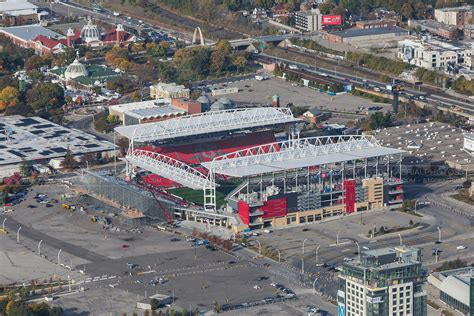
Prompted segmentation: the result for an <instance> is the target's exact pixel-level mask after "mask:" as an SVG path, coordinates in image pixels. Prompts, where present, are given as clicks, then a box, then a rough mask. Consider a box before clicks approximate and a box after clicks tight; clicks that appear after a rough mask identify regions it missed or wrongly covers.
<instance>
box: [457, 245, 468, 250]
mask: <svg viewBox="0 0 474 316" xmlns="http://www.w3.org/2000/svg"><path fill="white" fill-rule="evenodd" d="M456 249H457V250H464V249H467V247H466V246H457V247H456Z"/></svg>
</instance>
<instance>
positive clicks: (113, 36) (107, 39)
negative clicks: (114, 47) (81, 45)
mask: <svg viewBox="0 0 474 316" xmlns="http://www.w3.org/2000/svg"><path fill="white" fill-rule="evenodd" d="M132 37H133V35H132V34H130V33H127V32H122V41H123V42H127V41H129V40H131V39H132ZM102 41H103V42H104V43H115V42H117V31H116V30H110V31H109V32H107V33H105V35H104V37H103V38H102Z"/></svg>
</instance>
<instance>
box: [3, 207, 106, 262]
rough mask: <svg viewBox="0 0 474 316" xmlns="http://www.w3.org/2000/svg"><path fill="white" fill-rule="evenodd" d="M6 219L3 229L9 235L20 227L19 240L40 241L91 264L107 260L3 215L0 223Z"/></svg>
mask: <svg viewBox="0 0 474 316" xmlns="http://www.w3.org/2000/svg"><path fill="white" fill-rule="evenodd" d="M5 218H7V220H6V221H5V228H6V229H7V230H8V231H10V233H11V234H16V232H17V230H18V228H19V227H21V230H20V239H21V238H22V237H26V238H28V239H31V240H34V241H36V242H39V241H40V240H42V241H43V243H42V244H43V245H48V246H50V247H53V248H56V249H62V251H64V252H67V253H69V254H72V255H74V256H76V257H79V258H82V259H85V260H88V261H91V262H100V261H105V260H108V259H109V258H107V257H106V256H103V255H100V254H97V253H94V252H92V251H89V250H87V249H84V248H81V247H78V246H75V245H73V244H70V243H68V242H66V241H63V240H59V239H56V238H54V237H51V236H48V235H46V234H44V233H41V232H39V231H37V230H35V229H33V228H32V227H29V226H25V225H22V224H21V223H20V222H18V221H16V220H15V219H13V218H11V217H8V216H5V215H0V221H1V222H3V220H4V219H5Z"/></svg>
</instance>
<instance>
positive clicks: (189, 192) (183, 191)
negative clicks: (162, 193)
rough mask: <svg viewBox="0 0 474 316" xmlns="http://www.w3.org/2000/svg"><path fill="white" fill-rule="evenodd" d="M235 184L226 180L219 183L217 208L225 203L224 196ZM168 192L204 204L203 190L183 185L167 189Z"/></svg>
mask: <svg viewBox="0 0 474 316" xmlns="http://www.w3.org/2000/svg"><path fill="white" fill-rule="evenodd" d="M237 185H239V184H238V183H231V182H226V183H223V184H220V185H219V186H218V187H217V188H216V206H217V207H218V208H219V207H221V206H222V205H223V204H224V203H225V200H224V198H225V197H226V195H227V194H229V192H230V191H232V190H233V189H234V188H235V187H236V186H237ZM168 192H169V193H172V194H174V195H177V196H179V197H182V198H183V199H185V200H187V201H190V202H193V203H195V204H197V205H204V192H203V191H202V190H193V189H190V188H184V187H183V188H177V189H171V190H168Z"/></svg>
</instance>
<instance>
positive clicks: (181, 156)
mask: <svg viewBox="0 0 474 316" xmlns="http://www.w3.org/2000/svg"><path fill="white" fill-rule="evenodd" d="M273 142H275V136H274V135H273V132H272V131H262V132H256V133H252V134H245V135H238V136H234V137H230V138H226V139H222V140H214V141H209V142H202V143H194V144H187V145H178V146H163V147H156V146H146V147H142V148H140V149H143V150H150V151H154V152H158V153H160V154H162V155H165V156H169V157H171V158H174V159H176V160H179V161H182V162H184V163H186V164H188V165H198V164H200V163H202V162H207V161H211V160H212V159H214V158H215V157H218V156H221V155H224V154H228V153H231V152H234V151H237V150H241V149H245V148H250V147H254V146H258V145H262V144H268V143H273Z"/></svg>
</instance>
